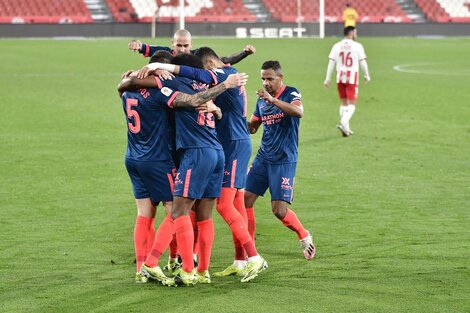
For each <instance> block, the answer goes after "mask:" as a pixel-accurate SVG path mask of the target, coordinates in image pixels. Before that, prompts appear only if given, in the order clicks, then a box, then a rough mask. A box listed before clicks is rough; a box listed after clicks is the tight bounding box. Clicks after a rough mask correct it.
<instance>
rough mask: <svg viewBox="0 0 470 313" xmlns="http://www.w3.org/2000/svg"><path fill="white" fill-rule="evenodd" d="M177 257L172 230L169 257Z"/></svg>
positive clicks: (174, 235) (176, 246) (176, 247)
mask: <svg viewBox="0 0 470 313" xmlns="http://www.w3.org/2000/svg"><path fill="white" fill-rule="evenodd" d="M173 227H174V224H173ZM173 230H174V228H173ZM177 257H178V245H177V244H176V233H174V232H173V239H172V240H171V242H170V258H172V259H176V258H177Z"/></svg>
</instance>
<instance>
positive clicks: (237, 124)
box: [180, 65, 250, 143]
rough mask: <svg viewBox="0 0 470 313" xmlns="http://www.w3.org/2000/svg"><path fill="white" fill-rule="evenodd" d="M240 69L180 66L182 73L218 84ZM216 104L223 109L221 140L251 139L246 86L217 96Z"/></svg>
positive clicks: (218, 125) (219, 126)
mask: <svg viewBox="0 0 470 313" xmlns="http://www.w3.org/2000/svg"><path fill="white" fill-rule="evenodd" d="M236 73H238V71H237V70H236V69H235V68H233V67H231V66H225V67H223V68H215V69H212V70H202V69H198V68H192V67H189V66H184V65H182V66H180V75H182V76H185V77H189V78H192V79H196V80H198V81H202V82H205V83H212V84H213V85H217V84H219V83H221V82H223V81H225V80H226V79H227V77H228V76H229V75H230V74H236ZM215 104H216V105H217V106H218V107H219V108H220V109H221V110H222V113H223V114H222V119H221V120H220V121H218V122H217V123H216V128H217V136H218V138H219V140H220V142H222V143H224V142H228V141H232V140H243V139H250V134H249V132H248V128H247V126H246V110H247V99H246V91H245V86H241V87H237V88H231V89H228V90H226V91H224V92H223V93H222V94H220V95H219V96H217V98H216V99H215Z"/></svg>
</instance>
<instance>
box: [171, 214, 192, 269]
mask: <svg viewBox="0 0 470 313" xmlns="http://www.w3.org/2000/svg"><path fill="white" fill-rule="evenodd" d="M174 222H175V230H176V241H177V242H178V250H179V252H180V255H181V258H182V259H183V271H185V272H187V273H190V272H192V271H193V269H194V260H193V244H194V231H193V225H192V224H191V218H190V217H189V216H188V215H182V216H179V217H178V218H176V219H175V221H174Z"/></svg>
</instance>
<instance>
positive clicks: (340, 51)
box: [324, 26, 370, 137]
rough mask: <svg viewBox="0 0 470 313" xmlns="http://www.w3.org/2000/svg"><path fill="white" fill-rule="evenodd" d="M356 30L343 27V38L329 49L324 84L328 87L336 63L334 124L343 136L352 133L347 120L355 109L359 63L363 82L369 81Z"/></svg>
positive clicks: (363, 54) (362, 50)
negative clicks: (336, 118) (336, 119)
mask: <svg viewBox="0 0 470 313" xmlns="http://www.w3.org/2000/svg"><path fill="white" fill-rule="evenodd" d="M356 37H357V32H356V28H355V27H354V26H348V27H346V28H344V39H343V40H341V41H340V42H338V43H336V44H335V45H334V46H333V48H332V49H331V52H330V55H329V58H330V62H329V63H328V70H327V72H326V78H325V82H324V85H325V87H327V88H328V87H330V84H331V74H332V73H333V69H334V67H335V64H336V82H337V86H338V93H339V98H340V100H341V105H340V108H339V117H340V123H339V124H338V125H337V126H336V127H337V128H338V129H339V130H340V131H341V133H342V134H343V136H344V137H348V136H350V135H352V134H353V131H352V130H351V128H350V127H349V121H350V119H351V117H352V116H353V114H354V111H355V110H356V102H357V98H358V91H359V89H358V85H359V65H360V66H361V69H362V73H363V75H364V79H365V82H366V83H368V82H369V81H370V76H369V70H368V67H367V62H366V54H365V52H364V47H363V46H362V45H361V44H360V43H358V42H356V41H355V40H356Z"/></svg>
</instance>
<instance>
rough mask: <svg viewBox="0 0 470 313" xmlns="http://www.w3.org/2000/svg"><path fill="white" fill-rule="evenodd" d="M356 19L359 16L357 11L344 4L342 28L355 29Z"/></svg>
mask: <svg viewBox="0 0 470 313" xmlns="http://www.w3.org/2000/svg"><path fill="white" fill-rule="evenodd" d="M358 18H359V14H357V11H356V10H355V9H354V8H353V7H351V4H349V3H346V8H345V9H344V11H343V21H344V27H348V26H353V27H356V20H357V19H358Z"/></svg>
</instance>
